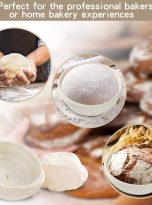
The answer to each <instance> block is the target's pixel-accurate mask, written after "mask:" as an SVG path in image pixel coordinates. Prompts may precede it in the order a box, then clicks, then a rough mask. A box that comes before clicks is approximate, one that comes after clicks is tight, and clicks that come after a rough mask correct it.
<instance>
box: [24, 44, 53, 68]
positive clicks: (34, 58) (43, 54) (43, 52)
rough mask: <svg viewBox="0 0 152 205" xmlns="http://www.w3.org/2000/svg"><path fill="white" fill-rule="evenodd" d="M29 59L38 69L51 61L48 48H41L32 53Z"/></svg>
mask: <svg viewBox="0 0 152 205" xmlns="http://www.w3.org/2000/svg"><path fill="white" fill-rule="evenodd" d="M27 58H28V59H29V60H30V62H31V63H32V64H34V65H35V66H36V67H37V66H40V65H43V64H44V63H46V62H47V61H48V60H49V59H50V55H49V51H48V48H47V47H46V46H41V47H39V48H37V49H36V50H34V51H33V52H32V53H30V54H29V55H28V56H27Z"/></svg>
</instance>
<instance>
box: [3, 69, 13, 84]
mask: <svg viewBox="0 0 152 205" xmlns="http://www.w3.org/2000/svg"><path fill="white" fill-rule="evenodd" d="M11 84H12V82H11V80H9V79H8V75H7V73H6V71H5V69H4V68H1V67H0V87H9V86H11Z"/></svg>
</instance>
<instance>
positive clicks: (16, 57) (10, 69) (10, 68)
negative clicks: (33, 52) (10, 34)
mask: <svg viewBox="0 0 152 205" xmlns="http://www.w3.org/2000/svg"><path fill="white" fill-rule="evenodd" d="M0 67H2V68H4V69H5V70H6V73H7V74H8V77H9V79H13V78H14V77H15V76H16V73H17V72H19V71H22V70H23V69H24V68H27V69H29V70H31V69H32V68H31V65H30V61H29V60H28V59H27V58H26V57H24V56H23V55H21V54H19V53H11V54H9V55H5V56H3V57H2V58H1V59H0Z"/></svg>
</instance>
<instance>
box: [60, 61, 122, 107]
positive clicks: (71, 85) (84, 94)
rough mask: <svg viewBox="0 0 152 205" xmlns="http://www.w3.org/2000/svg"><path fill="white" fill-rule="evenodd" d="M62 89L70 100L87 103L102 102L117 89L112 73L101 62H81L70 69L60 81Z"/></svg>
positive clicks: (107, 99)
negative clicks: (81, 63)
mask: <svg viewBox="0 0 152 205" xmlns="http://www.w3.org/2000/svg"><path fill="white" fill-rule="evenodd" d="M61 88H62V91H63V93H64V94H65V95H66V96H67V97H68V98H69V99H71V100H73V101H75V102H77V103H82V104H87V105H96V104H102V103H105V102H107V101H109V100H110V99H112V98H113V97H114V96H115V95H116V93H117V91H118V82H117V79H116V78H115V76H114V74H113V73H112V72H111V70H110V69H108V68H107V67H106V66H105V65H103V64H95V63H90V64H83V65H79V66H76V67H75V68H73V69H71V70H70V71H69V72H68V73H67V74H66V76H65V77H64V79H63V81H62V86H61Z"/></svg>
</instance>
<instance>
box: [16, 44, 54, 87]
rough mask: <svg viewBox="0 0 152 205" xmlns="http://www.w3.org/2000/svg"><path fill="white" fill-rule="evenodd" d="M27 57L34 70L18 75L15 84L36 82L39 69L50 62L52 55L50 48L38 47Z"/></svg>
mask: <svg viewBox="0 0 152 205" xmlns="http://www.w3.org/2000/svg"><path fill="white" fill-rule="evenodd" d="M26 57H27V58H28V59H29V61H30V62H31V66H32V68H33V69H32V71H30V70H27V69H26V68H25V69H24V70H23V73H19V74H17V75H16V78H15V79H14V84H28V83H29V82H34V81H35V79H36V71H37V67H38V66H40V65H43V64H44V63H46V62H47V61H48V60H49V58H50V55H49V51H48V48H47V47H46V46H45V45H43V46H40V47H38V48H37V49H36V50H34V51H33V52H31V53H30V54H29V55H28V56H26ZM23 74H24V75H23Z"/></svg>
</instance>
